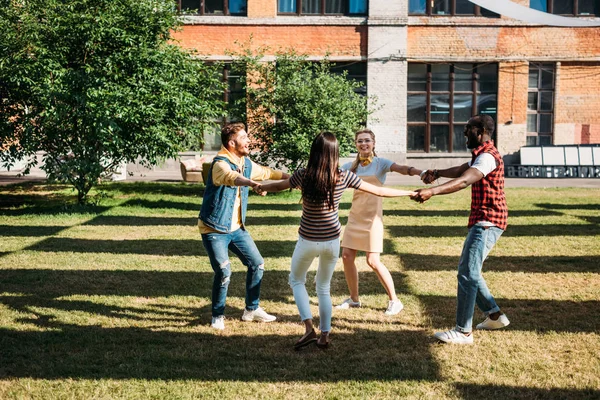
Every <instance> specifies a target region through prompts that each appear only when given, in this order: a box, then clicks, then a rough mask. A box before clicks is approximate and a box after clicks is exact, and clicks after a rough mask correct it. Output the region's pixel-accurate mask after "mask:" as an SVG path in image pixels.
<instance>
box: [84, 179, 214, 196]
mask: <svg viewBox="0 0 600 400" xmlns="http://www.w3.org/2000/svg"><path fill="white" fill-rule="evenodd" d="M96 190H101V191H104V192H120V193H125V194H167V195H173V196H202V195H203V194H204V185H196V184H187V183H183V182H179V183H172V184H171V183H152V182H111V183H105V184H102V185H98V186H96Z"/></svg>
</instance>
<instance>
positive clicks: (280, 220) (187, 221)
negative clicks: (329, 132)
mask: <svg viewBox="0 0 600 400" xmlns="http://www.w3.org/2000/svg"><path fill="white" fill-rule="evenodd" d="M346 221H347V218H346V217H342V218H340V222H341V223H342V224H345V223H346ZM84 225H94V226H99V225H106V226H154V225H156V226H196V225H198V217H197V216H194V217H189V218H184V217H139V216H135V215H132V216H125V215H123V216H121V215H99V216H97V217H95V218H94V219H92V220H90V221H87V222H86V223H85V224H84ZM259 225H267V226H282V225H291V226H300V216H297V217H275V216H273V217H252V216H248V217H246V226H248V229H249V230H250V233H252V227H253V226H259ZM7 236H9V235H7Z"/></svg>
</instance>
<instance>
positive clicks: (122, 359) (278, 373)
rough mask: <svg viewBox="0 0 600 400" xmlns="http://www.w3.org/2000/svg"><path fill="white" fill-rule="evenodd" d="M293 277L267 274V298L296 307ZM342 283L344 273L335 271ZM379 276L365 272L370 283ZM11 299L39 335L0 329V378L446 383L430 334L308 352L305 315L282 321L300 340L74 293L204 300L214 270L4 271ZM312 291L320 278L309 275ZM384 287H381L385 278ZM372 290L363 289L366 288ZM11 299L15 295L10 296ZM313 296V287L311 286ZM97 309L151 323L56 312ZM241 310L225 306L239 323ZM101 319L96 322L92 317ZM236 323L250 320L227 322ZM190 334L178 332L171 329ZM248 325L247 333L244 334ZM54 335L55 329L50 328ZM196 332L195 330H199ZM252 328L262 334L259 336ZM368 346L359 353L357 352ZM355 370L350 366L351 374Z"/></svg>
mask: <svg viewBox="0 0 600 400" xmlns="http://www.w3.org/2000/svg"><path fill="white" fill-rule="evenodd" d="M287 275H288V273H287V272H283V271H267V272H266V273H265V278H264V282H263V293H262V294H263V296H262V297H263V300H271V301H279V302H287V303H289V299H290V298H291V289H290V288H289V287H288V286H287V283H286V282H287ZM336 275H337V276H336V277H335V280H338V281H342V280H343V274H342V273H341V271H340V272H338V273H336ZM373 279H376V277H375V274H374V273H369V276H362V275H361V280H363V281H364V282H369V281H372V280H373ZM0 281H2V282H3V287H2V290H3V291H4V293H5V295H3V296H1V297H0V302H1V303H2V304H3V305H4V307H6V308H7V309H12V310H14V311H15V312H17V313H19V317H21V319H19V320H18V321H17V323H20V324H26V325H27V326H30V325H34V326H36V327H38V328H40V329H42V331H39V330H35V331H32V330H13V329H6V328H2V329H0V346H2V349H3V351H2V366H1V368H0V378H15V377H32V378H39V379H64V378H86V379H88V378H89V379H92V378H93V379H96V378H112V379H130V378H139V379H201V380H203V381H210V380H224V381H228V380H235V381H240V380H242V381H245V380H247V381H257V380H260V381H263V382H291V381H294V382H298V381H299V382H301V381H306V382H336V381H339V380H351V381H363V382H364V381H370V380H374V381H382V380H383V381H392V380H417V381H423V380H425V381H436V380H438V379H440V376H439V371H438V365H437V363H436V361H435V359H434V358H433V357H432V355H431V352H430V349H429V346H430V345H431V343H432V341H431V339H429V338H427V333H425V332H423V331H402V330H395V331H387V332H376V331H371V330H365V329H356V330H354V331H353V332H351V333H339V334H338V333H335V332H333V333H332V348H331V349H329V350H328V351H325V352H324V351H319V350H318V349H316V348H315V347H311V348H307V349H304V350H303V351H301V352H295V351H293V350H292V344H293V343H294V342H295V341H296V340H297V339H298V338H299V337H300V335H301V334H302V328H301V326H300V325H299V324H298V316H297V315H296V314H295V313H294V314H293V315H292V314H290V315H278V317H279V322H277V323H273V324H269V328H268V331H269V332H273V329H275V330H276V329H277V328H276V327H277V324H280V323H282V322H283V323H288V324H289V323H293V324H297V331H298V333H297V334H294V335H287V334H286V335H284V334H276V333H275V334H274V333H267V334H260V335H256V334H255V333H253V334H252V336H245V335H231V334H227V332H226V334H221V333H217V332H210V333H205V332H202V330H203V329H204V328H207V325H208V321H209V320H210V307H209V306H204V307H202V308H199V309H198V308H193V307H180V306H176V305H173V306H168V305H165V304H160V305H156V304H152V303H147V302H145V301H142V302H141V303H140V306H139V308H137V307H135V306H131V305H127V306H119V305H113V304H110V305H107V304H99V303H97V302H96V301H94V302H92V301H85V300H80V299H77V300H70V299H69V298H68V296H70V295H88V296H111V295H118V296H138V297H140V298H142V300H144V299H146V298H148V297H170V296H189V295H193V296H202V297H203V298H205V299H208V298H209V295H210V286H211V284H210V283H211V282H212V273H192V272H154V271H151V272H146V271H71V270H62V271H53V270H0ZM231 282H232V283H231V285H230V290H229V295H230V296H237V297H241V298H243V296H244V293H245V288H244V286H245V272H234V273H233V276H232V280H231ZM309 282H310V283H311V285H310V286H314V285H312V279H311V277H310V276H309ZM377 286H378V291H379V292H382V295H383V289H382V288H381V287H380V284H379V283H378V282H377ZM368 287H369V285H368V284H367V285H366V286H365V287H364V288H363V289H364V290H367V288H368ZM6 293H10V294H6ZM309 293H311V294H312V295H313V297H314V287H313V288H309ZM61 311H64V312H68V313H69V314H73V313H76V314H79V315H81V313H90V314H94V315H98V316H103V317H107V318H110V320H111V321H113V322H112V323H115V321H120V322H117V323H118V324H127V321H131V324H132V325H133V324H136V323H139V322H146V324H147V327H145V328H139V327H134V328H121V327H117V328H110V327H108V328H105V327H100V326H94V325H88V326H81V325H75V324H71V323H63V322H60V321H59V320H58V319H57V318H56V317H55V313H57V312H58V313H59V314H60V312H61ZM241 313H242V310H240V309H237V308H235V307H227V309H226V315H228V316H232V318H235V319H237V318H238V317H237V316H239V315H241ZM91 318H93V316H92V317H91ZM228 324H231V325H230V326H233V328H234V329H235V324H243V323H241V322H238V321H235V320H228ZM181 327H184V329H187V330H188V331H187V332H175V331H174V330H173V329H172V328H181ZM237 329H240V328H237ZM43 330H47V331H43ZM189 330H192V331H191V332H190V331H189ZM253 332H256V330H254V331H253ZM358 349H360V350H358ZM349 365H351V366H352V368H348V366H349Z"/></svg>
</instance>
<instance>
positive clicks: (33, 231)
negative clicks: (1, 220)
mask: <svg viewBox="0 0 600 400" xmlns="http://www.w3.org/2000/svg"><path fill="white" fill-rule="evenodd" d="M68 228H69V227H68V226H38V225H0V236H14V237H28V236H29V237H40V236H53V235H56V234H57V233H59V232H61V231H63V230H65V229H68Z"/></svg>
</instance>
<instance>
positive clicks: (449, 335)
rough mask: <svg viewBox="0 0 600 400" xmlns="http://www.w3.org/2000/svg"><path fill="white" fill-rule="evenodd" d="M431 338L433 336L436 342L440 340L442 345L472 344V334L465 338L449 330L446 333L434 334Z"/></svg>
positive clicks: (454, 330) (453, 330)
mask: <svg viewBox="0 0 600 400" xmlns="http://www.w3.org/2000/svg"><path fill="white" fill-rule="evenodd" d="M433 336H435V338H436V339H437V340H441V341H442V342H444V343H454V344H473V335H472V334H471V335H469V336H467V335H465V334H464V333H462V332H459V331H457V330H456V329H450V330H449V331H446V332H436V333H435V334H434V335H433Z"/></svg>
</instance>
